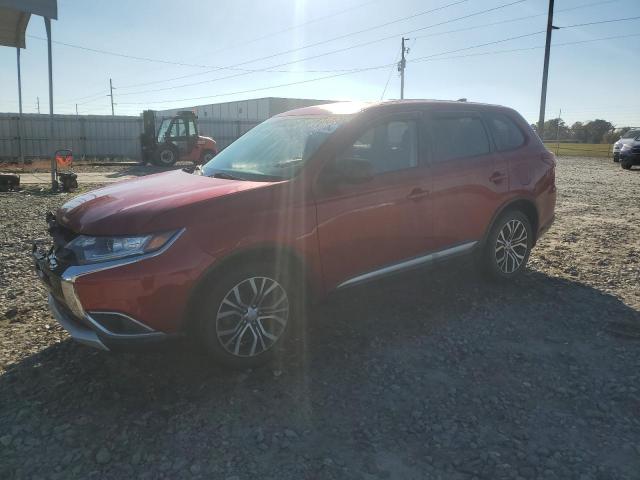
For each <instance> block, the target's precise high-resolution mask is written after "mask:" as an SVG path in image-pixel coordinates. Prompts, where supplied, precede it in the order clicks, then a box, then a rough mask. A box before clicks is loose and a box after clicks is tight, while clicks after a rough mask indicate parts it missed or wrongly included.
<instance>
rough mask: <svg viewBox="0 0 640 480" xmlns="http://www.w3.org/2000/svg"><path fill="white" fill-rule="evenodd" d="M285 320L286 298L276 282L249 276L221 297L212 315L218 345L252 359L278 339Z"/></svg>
mask: <svg viewBox="0 0 640 480" xmlns="http://www.w3.org/2000/svg"><path fill="white" fill-rule="evenodd" d="M288 320H289V298H288V296H287V292H286V291H285V289H284V288H283V287H282V285H280V284H279V283H278V282H277V281H276V280H274V279H272V278H268V277H251V278H248V279H246V280H243V281H242V282H240V283H238V284H237V285H236V286H234V287H233V288H232V289H231V290H229V292H228V293H227V294H226V295H225V296H224V298H223V300H222V302H221V303H220V307H219V309H218V313H217V315H216V335H217V336H218V341H219V342H220V345H222V347H223V348H224V349H225V350H226V351H227V352H229V353H230V354H232V355H235V356H239V357H254V356H256V355H259V354H261V353H264V352H266V351H267V350H269V349H270V348H271V347H273V345H275V343H276V342H277V341H278V340H279V339H280V337H282V335H283V333H284V332H285V330H286V328H287V322H288Z"/></svg>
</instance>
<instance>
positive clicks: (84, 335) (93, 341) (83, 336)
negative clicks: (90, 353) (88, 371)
mask: <svg viewBox="0 0 640 480" xmlns="http://www.w3.org/2000/svg"><path fill="white" fill-rule="evenodd" d="M48 303H49V309H50V310H51V313H53V316H54V317H55V319H56V320H57V321H58V323H59V324H60V325H62V328H64V329H65V330H66V331H67V332H68V333H69V335H71V338H73V339H74V340H75V341H76V342H78V343H82V344H84V345H88V346H89V347H93V348H97V349H100V350H105V351H109V348H107V346H106V345H105V344H104V343H102V341H101V340H100V338H99V337H98V335H97V334H96V332H94V331H93V330H91V329H89V328H87V327H83V326H81V325H78V324H77V323H75V322H74V321H73V320H71V319H70V318H69V317H68V316H67V315H65V314H64V313H63V312H62V311H61V310H60V309H59V308H58V305H57V304H56V301H55V299H54V298H53V295H52V294H49V300H48Z"/></svg>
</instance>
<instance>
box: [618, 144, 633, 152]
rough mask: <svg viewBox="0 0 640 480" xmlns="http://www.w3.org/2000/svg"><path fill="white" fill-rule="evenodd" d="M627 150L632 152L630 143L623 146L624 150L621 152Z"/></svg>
mask: <svg viewBox="0 0 640 480" xmlns="http://www.w3.org/2000/svg"><path fill="white" fill-rule="evenodd" d="M627 150H631V145H629V144H628V143H625V144H624V145H622V148H621V149H620V151H621V152H626V151H627Z"/></svg>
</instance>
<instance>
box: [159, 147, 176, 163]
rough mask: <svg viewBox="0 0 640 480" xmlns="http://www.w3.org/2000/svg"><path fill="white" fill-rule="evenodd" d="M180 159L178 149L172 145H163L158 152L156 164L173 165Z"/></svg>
mask: <svg viewBox="0 0 640 480" xmlns="http://www.w3.org/2000/svg"><path fill="white" fill-rule="evenodd" d="M177 161H178V150H177V149H176V148H175V147H174V146H172V145H163V146H161V147H160V148H158V151H157V152H156V158H155V164H156V165H158V166H159V167H172V166H173V165H174V164H175V163H176V162H177Z"/></svg>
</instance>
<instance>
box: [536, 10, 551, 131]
mask: <svg viewBox="0 0 640 480" xmlns="http://www.w3.org/2000/svg"><path fill="white" fill-rule="evenodd" d="M553 2H554V0H549V14H548V16H547V39H546V42H545V45H544V66H543V68H542V92H541V93H540V116H539V117H538V135H539V136H540V139H541V140H542V141H544V114H545V108H546V105H547V79H548V77H549V56H550V54H551V32H552V31H553V30H554V29H555V27H554V26H553Z"/></svg>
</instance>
